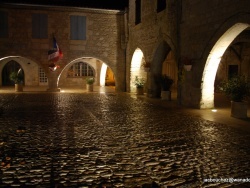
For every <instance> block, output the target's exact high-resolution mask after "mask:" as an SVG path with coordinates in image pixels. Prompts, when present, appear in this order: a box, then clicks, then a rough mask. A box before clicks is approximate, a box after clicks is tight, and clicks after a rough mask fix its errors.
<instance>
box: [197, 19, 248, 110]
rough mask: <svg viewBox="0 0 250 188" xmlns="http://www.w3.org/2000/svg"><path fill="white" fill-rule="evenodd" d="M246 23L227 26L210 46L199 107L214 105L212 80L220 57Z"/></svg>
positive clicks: (246, 26) (246, 25) (211, 106)
mask: <svg viewBox="0 0 250 188" xmlns="http://www.w3.org/2000/svg"><path fill="white" fill-rule="evenodd" d="M248 27H249V25H248V24H244V23H237V24H235V25H234V26H232V27H231V28H229V29H228V30H227V31H226V32H225V33H224V34H223V35H222V36H221V37H220V38H219V40H218V41H217V42H216V44H215V45H214V47H213V48H212V50H211V52H210V54H209V56H208V58H207V61H206V64H205V68H204V71H203V75H202V84H201V101H200V108H201V109H205V108H213V107H214V81H215V76H216V72H217V69H218V65H219V63H220V60H221V57H222V56H223V54H224V52H225V51H226V49H227V48H228V46H229V45H230V44H231V43H232V41H233V40H234V39H235V38H236V37H237V36H238V35H239V34H240V33H241V32H242V31H243V30H245V29H246V28H248Z"/></svg>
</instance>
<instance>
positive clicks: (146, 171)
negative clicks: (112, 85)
mask: <svg viewBox="0 0 250 188" xmlns="http://www.w3.org/2000/svg"><path fill="white" fill-rule="evenodd" d="M0 104H1V109H0V130H1V132H0V157H1V170H0V187H10V186H12V187H39V188H40V187H105V186H106V187H126V188H127V187H129V188H130V187H131V188H134V187H145V188H146V187H249V185H250V183H249V182H245V183H244V182H243V181H250V169H249V166H250V147H249V146H250V143H249V140H250V134H249V133H248V132H242V131H240V130H236V129H233V128H231V127H228V126H226V125H223V124H218V123H213V122H210V121H206V120H203V119H200V118H197V117H192V116H190V115H186V114H185V113H183V112H180V111H177V110H171V109H166V108H163V107H159V106H156V105H153V104H150V103H148V102H146V101H142V100H139V99H136V98H132V97H131V96H129V95H127V94H124V93H121V94H118V93H107V94H104V93H103V94H101V93H80V94H79V93H78V94H69V93H29V94H27V93H23V94H2V95H1V96H0ZM210 178H211V179H210ZM221 178H223V179H221ZM226 178H235V179H234V182H232V183H231V182H227V181H228V179H226ZM236 178H237V179H236ZM247 178H248V179H247ZM206 179H207V180H206ZM214 179H215V180H214ZM216 179H217V182H206V181H216ZM231 180H232V179H230V181H231Z"/></svg>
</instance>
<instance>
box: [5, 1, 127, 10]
mask: <svg viewBox="0 0 250 188" xmlns="http://www.w3.org/2000/svg"><path fill="white" fill-rule="evenodd" d="M128 1H129V0H0V2H2V3H23V4H37V5H50V6H52V5H56V6H73V7H88V8H101V9H115V10H124V9H125V7H128Z"/></svg>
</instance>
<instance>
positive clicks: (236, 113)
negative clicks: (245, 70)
mask: <svg viewBox="0 0 250 188" xmlns="http://www.w3.org/2000/svg"><path fill="white" fill-rule="evenodd" d="M220 90H221V91H222V92H224V93H225V94H226V95H227V96H228V97H229V98H230V99H231V116H232V117H235V118H247V102H246V101H245V99H246V98H247V97H249V96H250V85H249V83H248V82H247V81H246V78H245V76H242V75H236V76H233V77H232V78H231V79H229V80H228V81H223V82H222V84H221V85H220Z"/></svg>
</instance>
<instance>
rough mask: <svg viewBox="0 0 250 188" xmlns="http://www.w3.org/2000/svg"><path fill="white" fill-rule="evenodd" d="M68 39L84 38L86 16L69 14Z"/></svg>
mask: <svg viewBox="0 0 250 188" xmlns="http://www.w3.org/2000/svg"><path fill="white" fill-rule="evenodd" d="M70 39H71V40H86V16H70Z"/></svg>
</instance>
